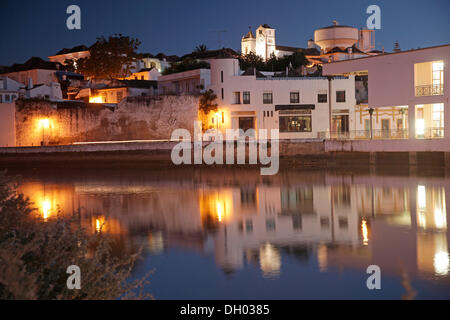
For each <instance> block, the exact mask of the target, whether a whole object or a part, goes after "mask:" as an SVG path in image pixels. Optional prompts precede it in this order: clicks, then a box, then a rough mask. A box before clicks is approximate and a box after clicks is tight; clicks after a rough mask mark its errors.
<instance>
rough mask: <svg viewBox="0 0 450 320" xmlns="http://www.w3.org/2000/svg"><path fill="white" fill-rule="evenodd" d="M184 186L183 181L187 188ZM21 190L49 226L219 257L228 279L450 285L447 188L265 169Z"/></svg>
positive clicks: (38, 181)
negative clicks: (408, 279) (332, 276)
mask: <svg viewBox="0 0 450 320" xmlns="http://www.w3.org/2000/svg"><path fill="white" fill-rule="evenodd" d="M180 177H181V178H180ZM20 191H21V192H23V193H24V194H25V195H27V196H29V197H30V198H31V200H32V201H34V203H35V204H36V207H38V210H39V212H40V213H41V214H42V216H43V218H44V219H47V218H48V217H50V216H51V215H52V214H55V213H56V212H58V210H61V211H62V212H63V213H64V214H69V213H72V212H76V213H77V214H78V215H79V216H80V219H81V220H82V221H83V223H84V225H85V226H86V227H87V228H88V229H89V230H91V231H92V232H107V233H110V234H112V235H114V236H115V237H117V238H118V239H120V241H122V242H124V244H123V245H122V247H121V248H122V249H123V250H126V249H127V248H131V247H132V246H130V245H127V242H135V243H137V242H139V241H140V243H144V242H145V244H146V250H147V251H146V252H147V253H148V254H151V255H159V254H163V253H164V252H166V251H167V250H170V249H171V248H182V250H190V251H195V252H201V253H203V254H206V255H211V257H214V261H215V264H216V265H217V266H218V267H220V269H222V270H223V272H224V273H225V274H230V273H233V272H236V271H238V270H241V269H243V268H246V266H257V267H258V269H259V270H260V273H261V276H263V277H267V278H270V279H277V278H279V277H282V276H283V265H284V263H286V261H287V260H286V259H288V260H289V261H290V259H295V260H296V261H298V262H299V263H304V262H305V261H311V259H314V260H315V261H316V263H317V266H318V267H317V268H318V270H319V271H320V272H330V271H333V270H339V269H342V268H344V269H350V270H352V269H354V270H365V268H366V267H367V266H368V265H370V264H377V265H379V266H380V267H381V268H382V270H383V272H387V273H390V274H392V275H399V276H400V275H401V274H403V273H405V272H406V274H408V275H409V276H414V275H415V276H417V277H423V278H428V277H430V276H431V277H433V278H439V279H445V280H446V281H447V280H448V273H449V252H448V247H449V245H448V243H449V239H450V237H449V234H448V232H449V231H448V229H447V215H448V213H447V209H446V201H448V197H449V195H450V181H448V180H446V179H444V178H429V179H426V178H421V179H418V178H412V177H400V178H399V177H389V176H387V177H376V176H369V175H367V176H364V175H361V176H347V175H337V174H330V173H324V172H320V173H307V172H301V171H290V172H282V173H280V174H279V175H278V176H275V177H269V178H268V177H261V176H260V175H259V174H258V172H257V171H231V173H230V171H228V172H219V173H217V172H215V171H211V172H209V171H202V172H200V173H196V172H192V171H191V172H189V173H188V174H183V175H178V174H175V173H168V172H159V173H154V172H152V173H148V174H142V173H122V174H120V175H119V174H116V175H110V174H105V175H99V174H93V175H92V174H85V175H72V176H70V177H65V178H64V177H57V178H56V177H54V178H51V177H49V176H48V175H46V176H45V177H44V178H42V177H33V178H29V179H27V177H26V176H25V179H24V182H23V184H22V185H21V186H20Z"/></svg>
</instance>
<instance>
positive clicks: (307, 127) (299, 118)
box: [280, 115, 311, 132]
mask: <svg viewBox="0 0 450 320" xmlns="http://www.w3.org/2000/svg"><path fill="white" fill-rule="evenodd" d="M280 132H311V116H310V115H280Z"/></svg>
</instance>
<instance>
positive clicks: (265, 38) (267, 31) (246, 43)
mask: <svg viewBox="0 0 450 320" xmlns="http://www.w3.org/2000/svg"><path fill="white" fill-rule="evenodd" d="M241 50H242V54H248V53H250V52H253V53H255V54H256V55H258V56H261V57H262V58H263V59H264V60H267V59H269V58H270V56H271V55H272V54H274V55H277V50H276V45H275V29H273V28H271V27H269V26H268V25H266V24H264V25H260V26H259V27H258V29H256V36H254V35H253V33H252V32H251V31H249V33H247V35H246V36H244V37H243V38H242V41H241Z"/></svg>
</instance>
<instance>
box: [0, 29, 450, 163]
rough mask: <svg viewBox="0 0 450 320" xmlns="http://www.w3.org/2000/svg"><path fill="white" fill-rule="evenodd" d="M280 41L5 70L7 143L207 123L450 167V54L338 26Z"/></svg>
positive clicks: (256, 34)
mask: <svg viewBox="0 0 450 320" xmlns="http://www.w3.org/2000/svg"><path fill="white" fill-rule="evenodd" d="M276 31H277V30H276V29H275V28H273V27H271V26H269V25H267V24H262V25H260V26H259V27H258V28H257V29H256V30H255V31H253V30H252V29H251V28H250V29H249V30H248V32H246V33H244V34H243V36H242V38H241V52H237V51H235V50H233V49H230V48H222V49H217V50H209V49H208V48H206V46H205V45H199V46H197V48H196V49H195V50H194V51H193V52H192V53H189V54H186V55H184V56H182V57H178V56H174V55H169V56H168V55H165V54H163V53H158V54H156V55H153V54H150V53H137V50H131V51H130V52H131V54H130V56H129V57H128V56H127V54H124V53H120V54H117V53H114V52H113V53H111V52H109V51H105V50H109V49H105V48H107V45H108V42H112V41H125V42H127V41H128V43H127V45H129V46H130V47H132V49H137V48H138V46H139V44H140V43H139V41H138V40H136V39H130V38H129V37H124V36H122V35H120V36H118V35H115V36H111V37H109V39H106V38H104V37H103V38H99V40H98V41H97V42H96V43H94V44H93V45H92V46H91V47H87V46H85V45H78V46H75V47H73V48H71V49H66V48H64V49H62V50H60V51H59V52H56V53H55V54H54V55H52V56H49V57H48V59H46V60H44V59H41V58H38V57H32V58H30V59H29V60H27V61H26V62H24V63H23V64H14V65H12V66H7V67H1V69H0V72H1V74H0V80H1V81H0V83H1V87H0V102H1V104H2V106H1V108H0V112H1V115H2V116H1V121H2V126H1V127H2V131H3V133H2V135H1V141H0V145H1V146H7V147H11V146H45V145H61V144H74V143H82V142H101V141H128V140H133V141H134V140H146V141H147V140H155V139H170V134H171V132H172V131H173V130H174V129H176V128H187V129H188V130H192V128H193V122H194V121H196V120H201V121H202V127H203V130H208V129H216V130H219V131H224V130H226V129H229V128H230V129H242V130H243V131H244V132H246V131H247V130H248V129H268V130H269V131H270V129H277V130H279V139H283V140H286V139H290V140H292V139H294V140H298V142H302V141H306V140H305V139H322V140H330V141H336V140H337V141H343V142H344V144H339V145H336V144H334V145H332V146H331V145H330V149H329V151H346V150H353V151H365V152H367V151H368V152H384V151H402V152H421V151H439V152H442V151H444V152H445V159H447V158H448V157H449V156H448V155H447V154H448V152H447V151H448V150H449V148H448V147H449V141H450V133H449V131H446V130H445V126H446V125H447V126H448V125H450V124H449V121H450V120H449V118H450V117H449V114H450V113H444V109H445V108H446V105H447V104H448V92H449V91H450V90H449V89H448V85H446V83H444V78H445V77H449V76H445V75H444V74H445V73H448V72H449V71H448V69H446V67H445V66H447V65H448V63H447V61H448V60H449V58H450V45H448V44H447V45H441V46H436V47H429V48H419V49H412V50H406V51H402V50H401V48H400V45H399V43H398V42H396V43H395V45H394V47H393V51H392V52H387V51H385V50H384V47H382V48H381V50H377V49H376V48H375V31H374V30H369V29H358V28H355V27H352V26H346V25H341V24H340V23H339V22H338V21H336V20H334V21H333V22H332V24H331V25H330V26H326V27H323V28H320V29H317V30H314V39H310V40H309V41H308V43H307V44H306V45H305V47H304V48H296V47H291V46H284V45H278V43H277V40H276ZM277 32H278V31H277ZM279 32H282V30H280V31H279ZM125 42H124V43H125ZM102 50H103V51H102ZM105 52H106V53H105ZM114 66H115V67H116V68H115V71H114V72H112V71H111V72H109V71H110V70H108V69H111V70H112V69H114V68H113V67H114ZM117 66H119V67H118V68H117ZM100 69H102V70H101V72H100V71H99V70H100ZM117 70H118V71H117ZM102 72H103V73H102ZM108 72H109V73H108ZM201 101H203V103H201ZM248 132H250V135H253V136H254V138H255V139H258V138H259V137H258V136H257V133H256V131H252V130H250V131H248Z"/></svg>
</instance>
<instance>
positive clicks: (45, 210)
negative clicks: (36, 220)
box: [41, 199, 52, 220]
mask: <svg viewBox="0 0 450 320" xmlns="http://www.w3.org/2000/svg"><path fill="white" fill-rule="evenodd" d="M41 207H42V217H43V218H44V220H47V218H48V217H50V214H51V212H50V211H51V209H52V204H51V203H50V200H48V199H44V200H43V201H42V205H41Z"/></svg>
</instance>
